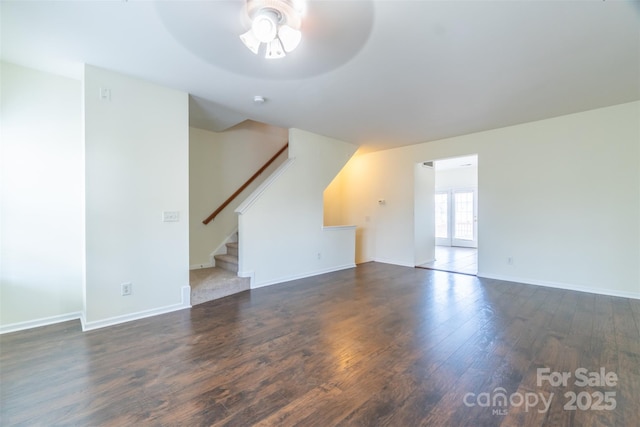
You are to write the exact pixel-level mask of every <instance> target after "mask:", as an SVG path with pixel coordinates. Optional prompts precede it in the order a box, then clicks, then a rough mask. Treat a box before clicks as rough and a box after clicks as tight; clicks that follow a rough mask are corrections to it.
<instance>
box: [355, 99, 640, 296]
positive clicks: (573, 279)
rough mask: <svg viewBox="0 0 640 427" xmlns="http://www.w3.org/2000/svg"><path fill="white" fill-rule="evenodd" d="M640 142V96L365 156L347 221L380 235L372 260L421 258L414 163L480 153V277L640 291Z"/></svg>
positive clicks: (371, 238)
mask: <svg viewBox="0 0 640 427" xmlns="http://www.w3.org/2000/svg"><path fill="white" fill-rule="evenodd" d="M639 145H640V102H633V103H628V104H622V105H617V106H612V107H608V108H602V109H597V110H592V111H587V112H583V113H578V114H572V115H567V116H562V117H557V118H553V119H549V120H543V121H538V122H533V123H527V124H522V125H518V126H512V127H508V128H502V129H496V130H491V131H487V132H481V133H476V134H471V135H465V136H460V137H456V138H450V139H446V140H440V141H434V142H429V143H424V144H419V145H415V146H409V147H403V148H398V149H393V150H387V151H381V152H374V153H370V154H365V155H362V156H359V157H358V158H354V159H353V160H352V161H351V162H350V163H349V165H348V168H354V170H359V171H361V172H364V173H359V174H358V173H356V172H354V171H345V172H344V176H345V177H348V178H347V182H346V185H347V187H349V188H347V189H346V190H345V191H344V194H345V200H344V203H343V204H344V205H345V214H344V216H345V217H346V218H347V219H348V220H349V221H350V222H353V223H355V224H357V225H358V226H359V228H361V229H362V230H364V232H365V233H366V234H373V236H366V237H364V238H363V240H365V241H368V242H370V241H374V242H375V244H374V245H373V247H375V251H374V252H373V253H372V251H371V247H372V245H371V244H368V246H367V247H366V248H364V249H363V248H358V251H359V252H360V253H361V254H362V255H361V257H360V258H362V257H365V258H366V257H372V258H374V259H376V260H379V261H392V262H394V263H396V264H402V265H410V264H413V262H414V253H413V250H412V249H413V238H414V230H413V221H412V219H411V213H412V211H413V204H414V197H413V191H412V190H413V182H414V177H413V165H414V164H415V163H416V162H420V161H429V160H437V159H441V158H447V157H455V156H462V155H468V154H476V153H477V154H478V156H479V165H480V166H479V171H478V173H479V176H478V181H479V196H478V199H479V213H478V217H479V224H478V226H479V236H478V238H479V242H480V248H479V275H480V276H485V277H496V278H503V279H510V280H516V281H520V282H526V283H536V284H545V285H549V286H559V287H564V288H571V289H581V290H587V291H592V292H598V293H606V294H613V295H624V296H634V297H640V269H639V268H638V265H639V263H640V172H639V171H640V152H639ZM356 193H357V194H360V195H361V196H360V197H359V198H355V199H353V200H352V199H351V198H350V197H349V196H350V195H351V194H356ZM376 197H383V198H386V199H387V205H386V206H385V207H384V209H375V207H373V206H372V204H371V203H372V201H373V200H374V199H375V198H376ZM363 199H365V203H359V202H361V201H362V200H363ZM372 212H373V214H372ZM367 216H370V217H371V219H370V222H369V223H367V222H366V221H365V220H364V218H365V217H367ZM371 223H373V224H374V225H375V226H373V227H372V226H370V225H369V224H371ZM507 257H512V258H513V260H514V263H513V265H509V264H507V262H506V260H507Z"/></svg>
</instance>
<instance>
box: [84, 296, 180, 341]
mask: <svg viewBox="0 0 640 427" xmlns="http://www.w3.org/2000/svg"><path fill="white" fill-rule="evenodd" d="M181 292H182V295H181V296H182V302H181V303H179V304H173V305H168V306H166V307H158V308H154V309H151V310H145V311H139V312H137V313H130V314H124V315H122V316H115V317H110V318H107V319H103V320H96V321H93V322H87V321H86V319H85V318H84V316H82V317H81V318H80V320H81V321H82V330H83V331H91V330H93V329H99V328H104V327H107V326H113V325H118V324H120V323H125V322H131V321H132V320H138V319H144V318H146V317H151V316H157V315H159V314H165V313H171V312H172V311H178V310H184V309H185V308H191V287H190V286H183V287H182V290H181Z"/></svg>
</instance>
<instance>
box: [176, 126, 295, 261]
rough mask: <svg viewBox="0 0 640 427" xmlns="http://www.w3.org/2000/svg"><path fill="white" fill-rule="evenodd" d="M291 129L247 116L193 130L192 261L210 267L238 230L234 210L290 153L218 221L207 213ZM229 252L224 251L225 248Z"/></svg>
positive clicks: (276, 147)
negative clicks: (220, 127) (221, 126)
mask: <svg viewBox="0 0 640 427" xmlns="http://www.w3.org/2000/svg"><path fill="white" fill-rule="evenodd" d="M287 139H288V130H287V129H282V128H278V127H273V126H268V125H265V124H261V123H256V122H251V121H247V122H244V123H242V124H240V125H238V126H235V127H233V128H231V129H229V130H227V131H225V132H210V131H206V130H202V129H196V128H190V130H189V210H190V213H191V215H190V219H189V220H190V223H189V263H190V265H191V268H201V267H207V266H210V256H211V254H212V253H214V252H215V251H216V249H217V248H218V247H219V246H220V245H222V244H223V243H224V242H225V240H226V239H227V238H228V237H229V236H230V235H232V234H233V233H234V232H235V231H236V230H237V229H238V218H237V214H236V213H235V212H234V210H235V209H236V208H237V207H238V205H239V204H240V203H241V202H242V200H243V199H244V198H245V197H247V195H249V194H251V192H252V191H253V190H254V189H255V188H256V187H257V186H258V185H259V184H260V182H262V181H263V180H264V179H265V178H266V177H268V176H269V175H270V174H271V173H272V172H273V170H275V169H276V168H277V167H278V165H280V164H281V163H282V162H283V161H284V160H285V159H286V158H287V154H286V152H285V153H283V154H281V155H280V156H279V157H278V159H277V160H276V161H275V162H274V163H273V164H272V165H271V166H270V167H269V168H268V169H267V170H266V171H265V172H263V173H262V174H261V175H260V177H259V178H258V179H257V180H256V181H254V183H253V184H252V185H251V186H249V187H248V188H247V189H246V190H245V191H243V192H242V194H240V196H239V197H238V198H236V199H235V200H234V201H233V202H232V203H231V204H230V205H229V206H227V207H226V208H225V209H224V210H223V211H222V212H221V213H220V214H219V215H218V216H217V217H216V218H215V219H214V220H213V221H212V222H210V223H209V224H208V225H204V224H203V223H202V220H204V219H205V218H207V217H208V216H209V215H210V214H211V212H213V211H214V210H215V209H216V208H217V207H218V206H220V204H222V203H223V202H224V201H225V200H226V199H227V198H228V197H229V196H230V195H232V194H233V193H234V192H235V191H236V190H237V189H238V188H240V186H242V185H243V184H244V183H245V182H246V180H247V179H249V178H250V177H251V176H252V175H253V174H254V173H255V172H256V171H257V170H258V169H260V168H261V167H262V165H264V163H265V162H266V161H267V160H269V159H270V158H271V157H272V156H273V155H274V154H275V153H277V152H278V150H279V149H280V148H282V147H283V146H284V145H285V144H286V142H287ZM223 252H224V250H223Z"/></svg>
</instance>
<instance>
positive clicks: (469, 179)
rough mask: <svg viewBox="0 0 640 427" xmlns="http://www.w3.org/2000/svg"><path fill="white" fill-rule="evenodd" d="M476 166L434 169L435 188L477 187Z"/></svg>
mask: <svg viewBox="0 0 640 427" xmlns="http://www.w3.org/2000/svg"><path fill="white" fill-rule="evenodd" d="M477 187H478V168H477V167H464V168H455V169H445V170H436V189H437V190H448V189H453V188H477Z"/></svg>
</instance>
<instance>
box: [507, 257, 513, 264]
mask: <svg viewBox="0 0 640 427" xmlns="http://www.w3.org/2000/svg"><path fill="white" fill-rule="evenodd" d="M507 264H509V265H513V257H507Z"/></svg>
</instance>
